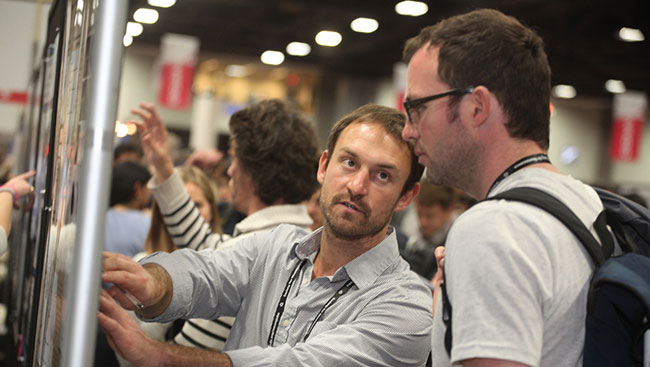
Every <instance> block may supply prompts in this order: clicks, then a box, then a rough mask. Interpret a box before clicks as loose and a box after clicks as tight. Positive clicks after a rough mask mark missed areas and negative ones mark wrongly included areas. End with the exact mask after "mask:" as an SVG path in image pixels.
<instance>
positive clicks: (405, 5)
mask: <svg viewBox="0 0 650 367" xmlns="http://www.w3.org/2000/svg"><path fill="white" fill-rule="evenodd" d="M428 11H429V6H428V5H427V4H425V3H423V2H421V1H410V0H407V1H402V2H399V3H397V5H395V12H396V13H397V14H399V15H408V16H412V17H418V16H420V15H423V14H426V13H427V12H428Z"/></svg>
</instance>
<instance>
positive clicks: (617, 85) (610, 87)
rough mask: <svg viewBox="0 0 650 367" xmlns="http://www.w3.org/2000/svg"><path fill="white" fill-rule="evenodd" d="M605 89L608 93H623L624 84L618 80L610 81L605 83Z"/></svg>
mask: <svg viewBox="0 0 650 367" xmlns="http://www.w3.org/2000/svg"><path fill="white" fill-rule="evenodd" d="M605 89H607V91H608V92H610V93H625V83H623V82H622V81H620V80H615V79H610V80H608V81H606V82H605Z"/></svg>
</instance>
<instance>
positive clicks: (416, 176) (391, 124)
mask: <svg viewBox="0 0 650 367" xmlns="http://www.w3.org/2000/svg"><path fill="white" fill-rule="evenodd" d="M360 122H368V123H377V124H380V125H381V126H382V127H383V128H384V130H385V131H386V132H387V133H388V134H390V135H391V136H392V137H394V138H395V139H397V140H398V141H401V142H402V143H403V144H405V145H407V146H408V148H409V151H410V152H411V171H410V173H409V176H408V178H407V179H406V182H405V183H404V187H403V188H402V195H404V193H405V192H407V191H408V190H410V189H412V188H413V186H415V183H416V182H418V181H419V180H420V177H422V172H423V171H424V167H422V165H420V164H419V163H418V159H417V157H416V156H415V153H414V152H413V145H412V144H411V143H409V142H406V141H404V140H402V130H403V129H404V124H405V123H406V117H405V116H404V114H403V113H402V112H400V111H398V110H396V109H394V108H390V107H386V106H380V105H376V104H367V105H364V106H361V107H359V108H357V109H356V110H354V111H352V112H350V113H348V114H347V115H345V116H343V117H342V118H341V119H340V120H339V121H338V122H337V123H336V124H335V125H334V127H333V128H332V130H331V131H330V136H329V139H328V140H327V151H328V152H329V154H328V155H327V163H326V164H327V165H329V162H330V158H331V157H332V153H333V152H334V147H335V146H336V142H337V141H338V139H339V136H341V133H342V132H343V130H345V128H346V127H348V126H350V125H351V124H353V123H360Z"/></svg>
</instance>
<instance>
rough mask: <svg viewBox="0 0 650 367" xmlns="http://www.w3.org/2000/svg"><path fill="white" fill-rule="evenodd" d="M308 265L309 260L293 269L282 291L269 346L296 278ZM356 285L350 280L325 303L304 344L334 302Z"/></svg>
mask: <svg viewBox="0 0 650 367" xmlns="http://www.w3.org/2000/svg"><path fill="white" fill-rule="evenodd" d="M305 264H307V259H305V260H303V261H301V262H300V263H299V264H297V265H296V267H295V268H294V269H293V271H292V272H291V276H290V277H289V280H287V284H286V285H285V286H284V290H283V291H282V295H281V296H280V302H278V308H277V309H276V310H275V315H274V316H273V322H272V323H271V331H270V332H269V338H268V340H267V344H268V346H269V347H270V346H273V342H274V341H275V334H276V333H277V331H278V325H279V324H280V318H281V317H282V314H283V313H284V306H285V305H286V303H287V297H288V296H289V291H290V290H291V287H292V286H293V283H294V282H295V281H296V277H297V276H298V273H299V272H300V270H302V268H303V267H304V266H305ZM353 284H354V283H353V282H352V280H350V279H348V281H347V282H345V284H343V286H342V287H341V288H339V289H338V290H337V291H336V293H334V295H333V296H332V297H331V298H330V299H329V300H328V301H327V302H325V305H323V307H322V308H321V309H320V311H319V312H318V314H317V315H316V317H315V318H314V321H312V322H311V324H310V325H309V329H307V333H306V334H305V337H304V338H303V342H304V341H306V340H307V338H308V337H309V334H311V331H312V330H313V329H314V326H316V323H317V322H318V321H320V319H321V318H322V317H323V314H325V312H326V311H327V309H329V308H330V307H332V305H333V304H334V302H336V300H337V299H339V297H341V296H342V295H344V294H346V293H347V292H348V291H349V290H350V288H352V285H353Z"/></svg>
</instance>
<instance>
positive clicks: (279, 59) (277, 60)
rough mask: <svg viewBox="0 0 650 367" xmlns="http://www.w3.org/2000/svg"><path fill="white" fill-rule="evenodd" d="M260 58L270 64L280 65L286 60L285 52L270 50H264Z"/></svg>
mask: <svg viewBox="0 0 650 367" xmlns="http://www.w3.org/2000/svg"><path fill="white" fill-rule="evenodd" d="M260 60H262V62H263V63H265V64H268V65H280V64H282V63H283V62H284V54H283V53H282V52H280V51H272V50H268V51H264V52H262V56H260Z"/></svg>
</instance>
